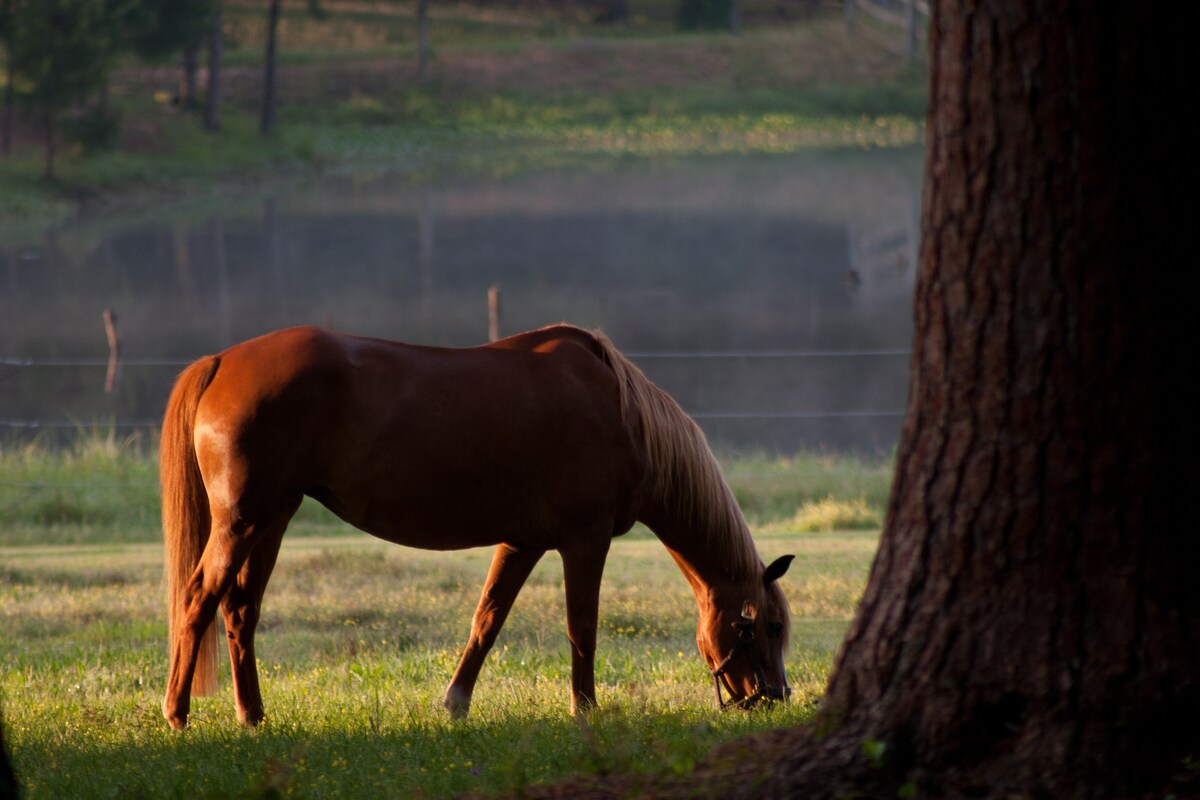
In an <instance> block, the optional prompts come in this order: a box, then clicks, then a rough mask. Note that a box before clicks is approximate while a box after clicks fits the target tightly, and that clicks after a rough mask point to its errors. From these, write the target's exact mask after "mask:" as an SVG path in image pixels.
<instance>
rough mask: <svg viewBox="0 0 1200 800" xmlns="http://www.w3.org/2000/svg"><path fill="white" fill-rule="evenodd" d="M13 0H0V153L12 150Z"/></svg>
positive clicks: (6, 153)
mask: <svg viewBox="0 0 1200 800" xmlns="http://www.w3.org/2000/svg"><path fill="white" fill-rule="evenodd" d="M13 22H14V18H13V0H0V45H2V46H3V47H4V100H3V102H2V104H0V155H2V156H7V155H8V154H9V153H11V152H12V134H13V99H14V97H15V94H14V89H13V63H12V52H13V41H14V31H13Z"/></svg>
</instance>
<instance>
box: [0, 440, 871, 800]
mask: <svg viewBox="0 0 1200 800" xmlns="http://www.w3.org/2000/svg"><path fill="white" fill-rule="evenodd" d="M724 463H725V467H726V471H727V474H728V475H729V476H730V480H731V483H733V484H734V485H735V486H737V487H738V494H739V497H740V498H741V499H742V502H743V504H744V505H745V506H746V507H747V509H748V513H749V515H750V516H751V518H752V519H753V520H754V525H755V529H756V539H757V541H758V544H759V549H760V551H761V552H762V554H763V555H764V557H765V558H767V559H768V560H769V559H771V558H773V557H775V556H777V555H781V554H783V553H795V554H797V556H798V557H797V559H796V562H795V564H794V566H793V567H792V570H791V571H790V572H789V574H788V575H787V576H785V578H784V580H783V586H784V589H785V591H786V593H787V595H788V598H789V602H790V603H791V607H792V612H793V617H794V627H793V637H792V639H793V646H792V650H791V653H790V656H789V660H788V673H789V677H790V680H791V682H792V684H793V687H794V690H795V695H794V702H792V703H790V704H789V705H787V706H786V707H779V708H775V709H771V710H763V711H758V712H754V713H749V714H746V713H733V714H722V713H720V712H718V711H717V710H716V708H715V703H714V701H713V697H712V688H711V684H710V683H709V682H708V675H707V672H706V670H705V669H704V667H703V665H702V663H701V661H700V658H699V656H698V655H697V653H696V648H695V641H694V630H695V607H694V603H693V599H692V597H691V593H690V591H689V590H688V588H687V585H686V583H685V581H684V580H683V579H682V577H681V576H680V575H679V573H678V571H677V569H676V567H675V566H674V563H673V562H672V561H671V559H670V558H669V556H668V555H667V553H666V551H665V550H664V549H663V548H662V546H661V545H660V544H659V543H658V541H657V540H656V539H655V538H654V537H653V536H651V535H650V534H648V533H646V532H645V531H639V530H635V531H634V532H632V533H631V534H629V535H628V536H626V537H623V538H621V539H619V540H617V542H615V543H614V546H613V549H612V552H611V555H610V558H609V562H608V567H607V571H606V578H605V583H604V586H603V592H602V601H601V633H600V643H599V647H598V654H597V680H598V683H599V698H600V703H601V710H600V711H598V712H595V713H593V714H592V715H590V716H589V717H588V718H587V719H586V720H575V719H573V718H571V717H570V715H569V714H568V711H567V706H568V691H569V690H568V680H569V672H570V664H569V655H568V651H567V645H566V638H565V631H564V627H565V622H564V620H565V611H564V601H563V596H562V590H561V566H560V564H559V561H558V559H557V557H555V556H554V555H553V554H550V555H548V556H547V558H546V559H544V560H543V563H542V564H541V565H539V567H538V569H537V571H536V572H535V573H534V575H533V577H532V578H531V580H530V581H529V583H528V585H527V586H526V587H525V589H524V591H523V592H522V594H521V596H520V598H518V600H517V604H516V607H515V608H514V610H513V614H512V617H511V618H510V620H509V622H508V624H507V626H506V627H505V630H504V632H503V633H502V634H501V638H500V642H499V643H498V645H497V647H496V649H495V650H494V651H493V653H492V655H491V656H490V657H489V661H488V663H487V664H486V665H485V668H484V673H483V676H482V677H481V679H480V683H479V686H478V688H477V690H476V695H475V702H474V704H473V707H472V711H471V716H470V718H469V719H468V720H466V721H465V722H453V721H451V720H450V719H449V718H448V715H447V714H446V713H445V712H444V711H443V710H442V708H441V706H440V699H441V693H442V691H443V689H444V687H445V684H446V683H447V682H448V680H449V677H450V675H451V673H452V671H453V668H454V665H455V662H456V660H457V656H458V653H459V649H460V648H461V646H462V644H463V642H464V637H465V636H466V633H467V631H468V627H469V621H470V615H471V612H472V610H473V608H474V604H475V601H476V599H477V597H478V592H479V588H480V584H481V581H482V579H483V577H484V575H485V573H486V571H487V564H488V560H489V558H490V553H489V552H487V551H465V552H461V553H450V554H439V553H428V552H422V551H415V550H408V549H405V548H400V547H396V546H393V545H389V544H386V543H382V542H379V541H377V540H375V539H372V538H371V537H368V536H366V535H364V534H360V533H357V532H354V531H351V530H349V529H347V528H346V527H345V526H344V525H342V524H341V523H338V522H337V521H336V520H334V519H333V518H331V517H330V516H329V515H328V514H326V513H325V512H324V511H323V510H321V509H319V508H312V509H306V510H305V511H303V512H302V514H301V516H300V518H299V519H298V520H297V521H296V523H294V525H293V528H292V530H291V531H290V532H289V535H288V537H287V538H286V539H285V541H284V547H283V552H282V554H281V558H280V564H279V566H278V568H277V570H276V573H275V576H274V578H273V579H272V583H271V586H270V587H269V589H268V591H267V597H266V601H265V609H264V615H263V622H262V625H261V626H260V629H259V630H260V634H259V658H260V671H261V674H262V678H263V686H264V697H265V699H266V703H267V712H268V721H267V722H266V723H265V724H264V725H263V726H262V727H260V728H259V729H258V730H255V731H247V730H243V729H242V728H240V727H238V725H237V724H236V721H235V718H234V711H233V704H232V696H231V691H230V688H229V681H228V667H227V665H223V667H222V668H223V670H224V673H225V674H224V676H223V688H222V690H221V691H220V693H218V694H217V695H215V696H213V697H211V698H202V699H199V700H197V701H195V704H194V706H193V711H194V713H193V718H192V719H193V723H192V727H191V728H190V729H189V730H188V731H186V732H184V733H182V734H176V733H172V732H171V731H169V730H168V729H167V726H166V724H165V722H164V721H163V720H162V718H161V716H160V713H159V708H158V706H159V702H160V699H161V692H162V688H163V682H164V679H165V673H166V659H165V645H164V643H165V636H166V626H165V620H164V615H163V596H162V589H161V547H160V545H158V544H157V542H156V539H157V537H158V530H157V526H156V522H155V521H154V516H155V514H156V505H157V500H156V496H155V490H154V488H153V474H154V473H153V458H152V453H142V452H140V451H139V449H138V448H137V447H136V445H135V444H130V443H128V442H115V441H111V440H105V439H103V438H93V439H91V440H89V443H88V444H86V445H83V446H81V447H80V448H78V449H77V450H76V451H75V452H73V453H66V454H56V453H48V452H46V451H44V450H41V449H39V448H37V447H36V446H28V447H24V448H18V449H15V450H14V449H11V448H10V449H8V450H5V451H2V452H0V469H2V474H3V476H4V484H3V488H4V489H5V490H6V491H7V494H8V495H9V496H7V497H5V498H4V499H3V502H0V514H2V515H3V516H0V520H2V523H0V524H3V528H0V626H2V630H3V631H4V633H3V637H2V639H0V663H3V665H4V668H3V671H2V673H0V698H2V700H0V702H2V704H3V709H4V717H5V725H6V734H7V736H8V737H9V746H10V748H11V750H12V755H13V759H14V762H15V766H16V769H17V771H18V773H19V775H20V779H21V781H22V783H23V785H24V787H25V788H26V791H27V796H28V797H30V798H58V797H98V798H99V797H104V798H110V797H130V798H133V797H146V798H158V797H188V798H195V797H278V796H296V797H355V798H357V797H364V796H372V797H397V798H400V797H426V798H433V797H452V796H455V795H458V794H461V793H464V792H483V793H488V792H495V791H507V792H514V791H515V792H518V793H519V790H520V789H521V787H523V786H527V785H529V784H531V783H534V782H543V781H547V780H551V779H554V778H558V777H562V776H565V775H570V774H579V773H585V774H587V773H598V772H612V771H617V770H619V771H622V772H633V773H635V774H639V775H642V776H644V780H646V781H653V780H656V779H658V778H659V777H661V776H670V775H674V774H678V773H682V772H686V771H688V770H690V769H691V768H692V766H693V765H694V764H695V763H696V761H697V759H699V758H700V757H702V756H703V754H704V753H705V752H707V751H708V750H709V749H710V748H712V747H713V746H714V745H716V744H718V743H720V742H722V741H726V740H728V739H731V738H734V737H737V736H740V735H743V734H746V733H749V732H753V731H758V730H764V729H768V728H774V727H779V726H789V725H795V724H797V723H799V722H801V721H803V720H804V719H806V718H807V716H808V715H809V714H810V712H811V705H810V702H811V700H812V699H813V698H814V697H815V696H817V695H818V693H819V692H820V690H821V688H822V686H823V684H824V681H825V679H826V676H827V672H828V669H829V666H830V664H831V661H832V658H833V655H834V650H835V648H836V647H837V645H838V642H839V641H840V638H841V636H842V634H843V632H844V629H845V627H846V625H847V623H848V622H849V618H850V615H851V613H852V611H853V607H854V603H855V602H856V600H857V597H858V595H859V594H860V592H861V590H862V588H863V586H864V584H865V580H866V572H867V569H868V566H869V563H870V559H871V557H872V554H873V553H874V549H875V546H876V542H877V537H878V532H877V530H875V529H867V530H835V531H831V532H801V531H798V530H797V529H796V528H797V527H799V526H801V525H806V526H808V527H816V528H820V527H836V526H842V525H845V526H850V527H862V526H864V525H872V524H875V522H874V520H873V519H872V518H871V517H870V516H869V515H868V516H864V515H863V513H862V511H863V509H865V510H866V511H868V512H872V513H875V514H878V512H879V503H880V502H881V501H880V499H879V498H881V497H882V496H884V495H885V494H886V487H887V483H888V480H889V470H888V468H887V467H886V466H885V465H882V464H875V463H868V462H862V461H858V460H855V459H840V458H810V457H796V458H790V459H770V458H763V457H758V458H749V457H742V458H733V457H729V458H726V459H724ZM51 484H54V485H55V486H57V488H53V487H52V486H51ZM21 485H23V486H24V489H25V490H26V491H29V490H30V489H31V488H32V487H33V486H35V485H41V487H42V488H41V489H38V490H35V491H33V492H32V494H28V495H27V496H25V497H24V500H22V499H21V496H16V495H19V492H20V490H21V488H22V486H21ZM89 485H90V487H91V488H90V489H89V488H88V487H89ZM113 497H116V498H118V500H117V501H115V502H114V500H113V499H112V498H113ZM39 498H40V499H39ZM121 498H123V499H121ZM838 509H841V511H840V512H838ZM806 511H807V512H808V516H806V515H805V512H806ZM839 514H840V516H839ZM812 519H817V520H818V522H817V523H811V520H812ZM80 542H86V544H79V543H80Z"/></svg>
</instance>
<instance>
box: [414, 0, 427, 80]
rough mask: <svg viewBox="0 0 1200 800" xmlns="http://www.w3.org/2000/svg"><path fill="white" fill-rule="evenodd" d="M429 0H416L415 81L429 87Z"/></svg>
mask: <svg viewBox="0 0 1200 800" xmlns="http://www.w3.org/2000/svg"><path fill="white" fill-rule="evenodd" d="M429 63H430V58H429V0H417V80H418V81H419V82H420V84H421V85H422V86H428V85H429V79H430V67H429Z"/></svg>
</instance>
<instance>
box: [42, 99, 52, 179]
mask: <svg viewBox="0 0 1200 800" xmlns="http://www.w3.org/2000/svg"><path fill="white" fill-rule="evenodd" d="M42 131H43V133H44V135H45V137H46V143H45V144H46V146H45V149H44V150H43V154H44V158H43V160H42V180H44V181H49V180H54V112H53V111H52V110H50V109H46V111H45V113H44V115H43V117H42Z"/></svg>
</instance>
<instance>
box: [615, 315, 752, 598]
mask: <svg viewBox="0 0 1200 800" xmlns="http://www.w3.org/2000/svg"><path fill="white" fill-rule="evenodd" d="M591 334H592V336H594V337H595V339H596V342H597V343H598V344H599V345H600V346H601V348H602V349H603V351H604V355H605V360H606V361H607V362H608V364H609V366H610V367H611V368H612V370H613V372H615V373H616V375H617V385H618V386H619V387H620V393H621V412H622V414H624V415H626V419H629V418H630V412H631V411H636V412H637V415H638V416H639V417H640V418H641V429H642V440H643V444H644V446H645V449H646V454H647V460H648V462H649V464H650V482H651V487H650V496H651V499H652V501H653V502H654V503H655V504H656V505H657V506H658V507H659V508H661V509H662V511H663V514H664V516H665V517H666V519H668V520H669V521H670V524H671V526H672V528H673V529H675V530H674V532H677V533H679V534H681V535H687V534H692V535H696V536H701V537H704V539H703V543H704V544H705V549H706V551H707V552H708V553H710V554H711V555H712V557H713V558H714V559H715V560H720V561H721V562H723V564H724V566H725V569H726V570H727V571H728V573H729V575H730V576H731V577H736V578H737V579H739V580H741V579H754V580H757V579H758V576H759V574H760V572H761V570H762V561H761V560H760V558H759V556H758V550H757V549H756V548H755V546H754V540H753V539H752V538H751V537H750V528H749V526H747V524H746V519H745V517H743V516H742V512H741V509H740V508H739V507H738V504H737V500H735V499H734V496H733V492H732V491H730V489H729V485H728V484H727V483H726V482H725V476H724V475H723V474H722V473H721V466H720V464H718V463H717V459H716V457H715V456H714V455H713V453H712V450H711V449H710V448H709V446H708V440H707V439H706V438H705V436H704V431H702V430H700V426H699V425H697V424H696V423H695V422H694V421H693V420H692V418H691V417H689V416H688V415H687V414H685V413H684V411H683V409H682V408H680V407H679V404H678V403H676V402H675V401H674V400H673V399H672V398H671V396H670V395H668V394H667V393H666V392H664V391H663V390H662V389H659V388H658V387H657V386H655V385H654V384H653V383H651V382H650V380H649V379H648V378H647V377H646V376H645V375H644V374H643V373H642V371H641V370H640V369H639V368H638V367H637V365H636V364H634V363H633V362H632V361H630V360H629V359H628V358H626V357H625V356H624V355H622V354H621V352H620V351H618V350H617V348H616V347H615V346H613V343H612V342H611V341H609V339H608V337H607V336H605V335H604V334H603V333H602V332H600V331H591Z"/></svg>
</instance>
